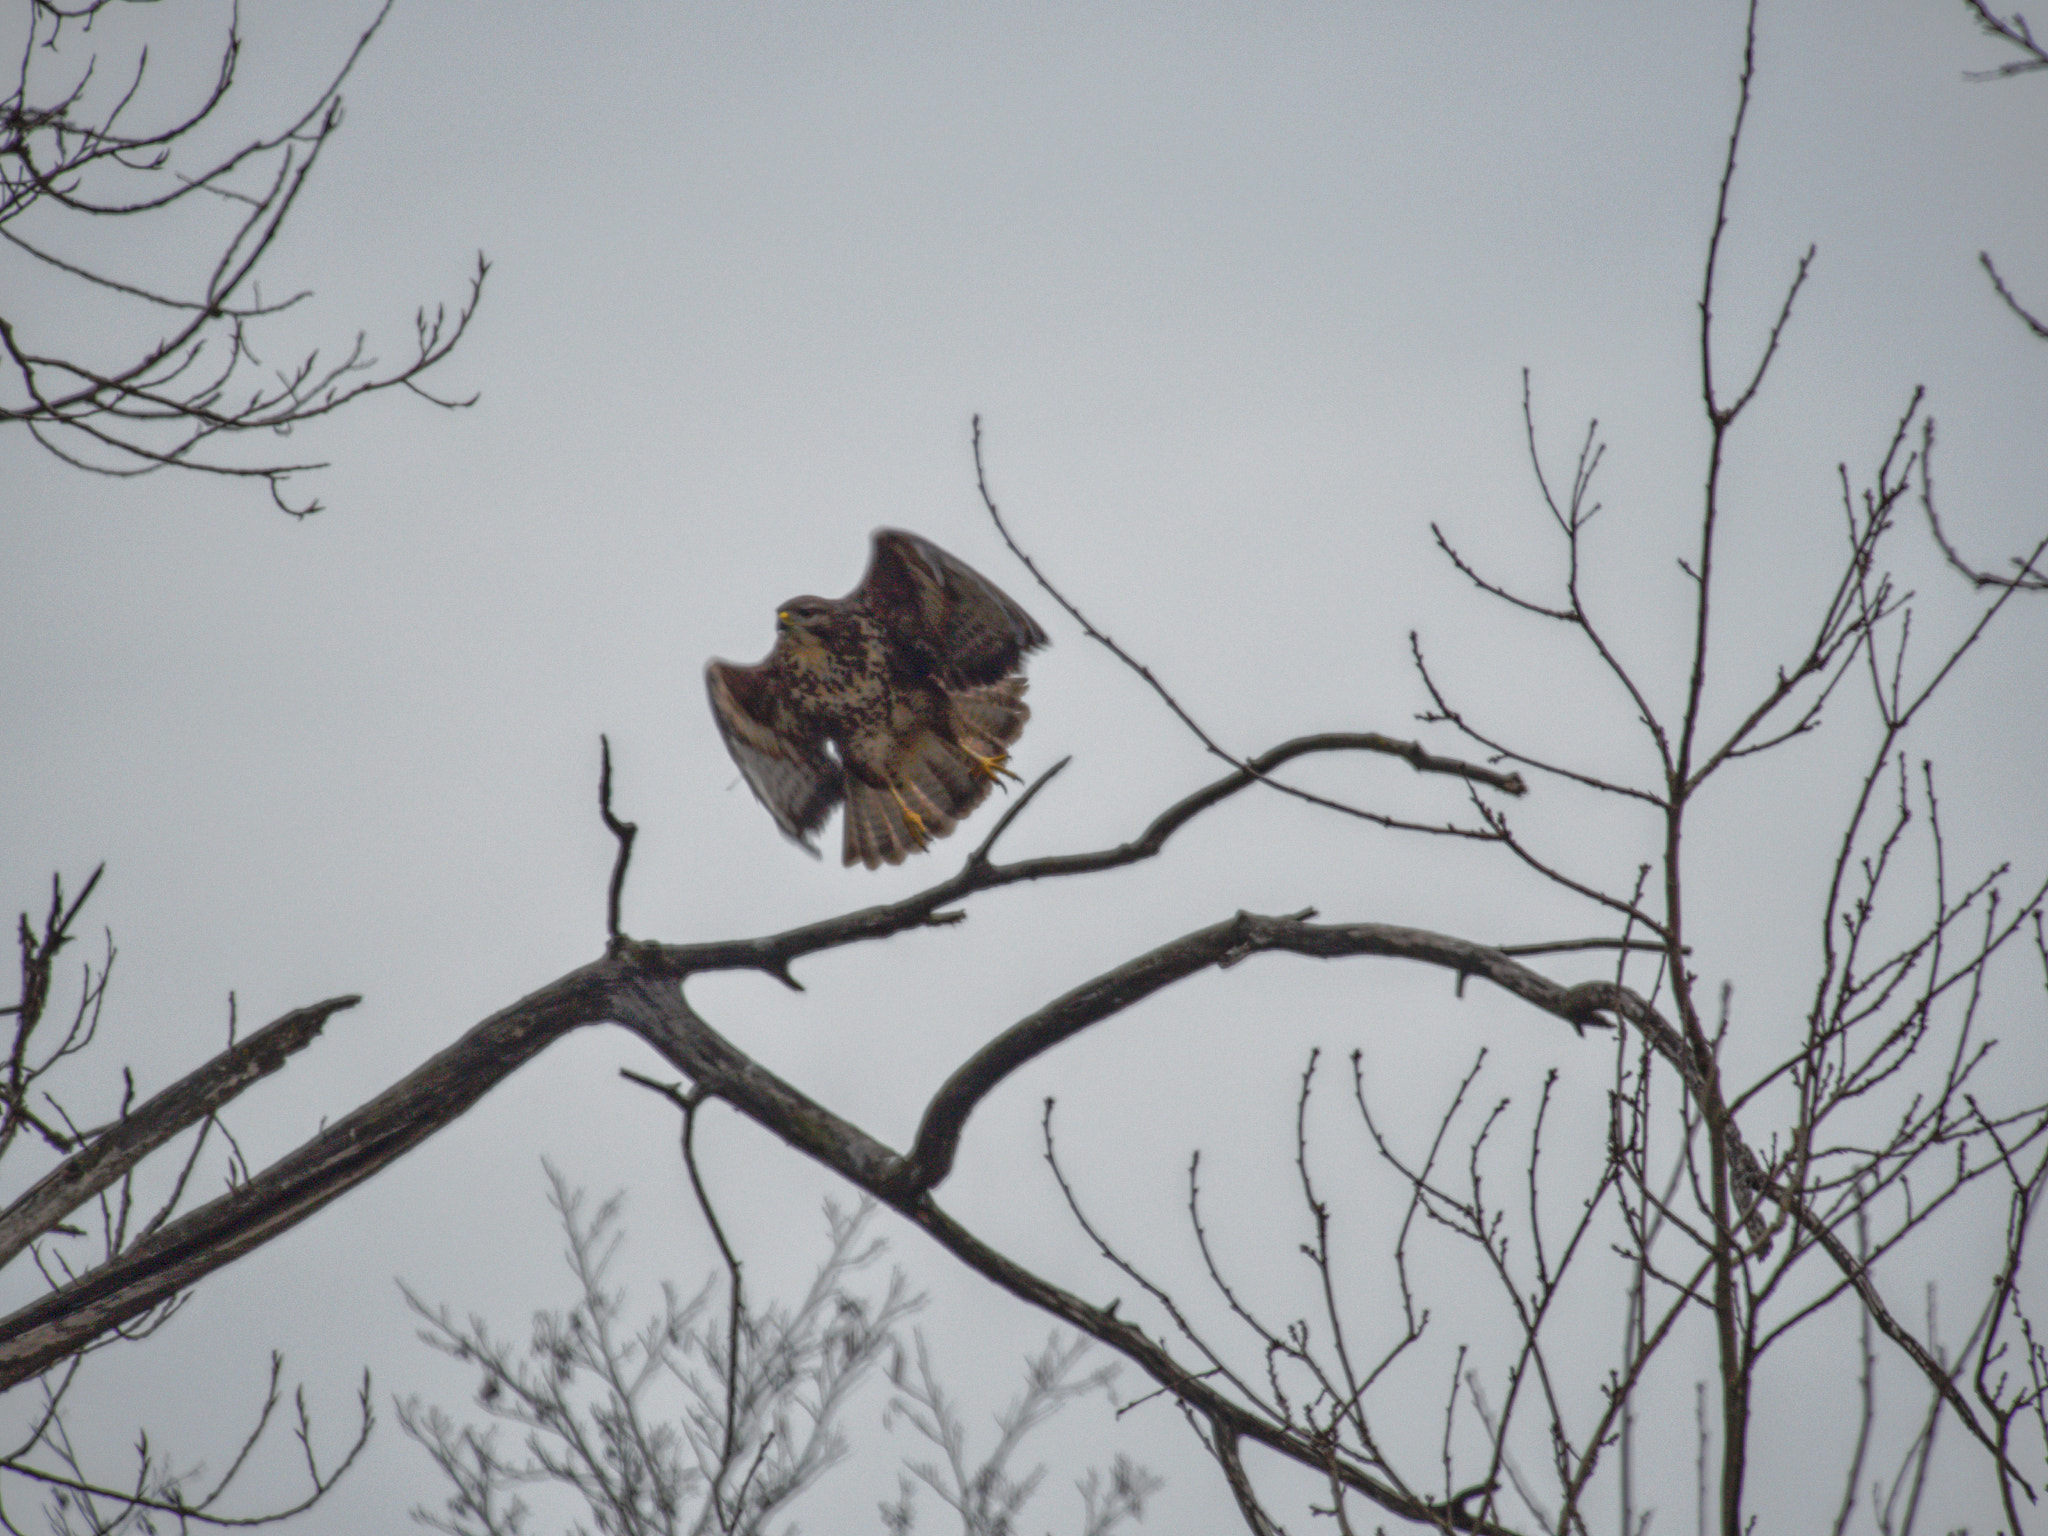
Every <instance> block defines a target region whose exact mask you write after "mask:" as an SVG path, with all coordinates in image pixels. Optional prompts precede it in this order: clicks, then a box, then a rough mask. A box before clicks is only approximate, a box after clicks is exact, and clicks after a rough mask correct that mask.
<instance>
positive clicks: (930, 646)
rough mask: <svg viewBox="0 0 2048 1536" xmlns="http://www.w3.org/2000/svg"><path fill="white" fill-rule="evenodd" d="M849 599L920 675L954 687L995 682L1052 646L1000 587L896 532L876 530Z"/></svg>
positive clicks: (935, 549)
mask: <svg viewBox="0 0 2048 1536" xmlns="http://www.w3.org/2000/svg"><path fill="white" fill-rule="evenodd" d="M847 601H848V602H853V603H859V604H862V605H864V606H865V607H866V608H867V610H868V611H869V612H870V613H872V614H873V615H874V616H875V618H876V620H877V621H878V622H879V623H880V624H881V626H882V629H883V631H884V633H886V634H887V635H888V636H889V638H890V639H891V640H893V641H894V642H895V643H896V644H897V645H898V646H899V647H900V648H901V649H902V650H903V651H905V652H906V653H907V654H908V655H909V656H910V658H911V659H912V660H913V661H914V662H915V663H916V664H917V666H918V667H919V668H920V669H921V670H923V671H926V672H929V673H933V674H935V675H937V676H938V677H939V678H940V679H941V680H942V681H944V682H946V683H947V684H949V685H951V686H953V687H962V686H967V685H971V684H975V683H992V682H995V681H996V680H997V679H998V678H1001V677H1004V676H1006V675H1007V674H1009V673H1010V672H1012V671H1014V670H1016V666H1017V663H1018V662H1019V661H1020V660H1021V659H1022V658H1023V656H1024V653H1025V652H1027V651H1035V650H1037V649H1038V648H1039V647H1040V646H1042V645H1045V644H1048V643H1049V642H1048V641H1047V640H1046V636H1045V631H1044V630H1042V629H1040V628H1039V627H1038V624H1037V621H1036V620H1034V619H1033V618H1032V617H1031V615H1030V614H1028V613H1026V612H1025V611H1024V610H1023V609H1022V608H1021V607H1019V606H1018V605H1017V603H1016V602H1015V601H1013V600H1012V599H1011V598H1010V597H1009V596H1008V594H1006V593H1005V592H1004V591H1003V589H1002V588H1001V587H998V586H997V585H996V584H995V583H994V582H992V581H990V580H989V579H988V578H987V577H986V576H984V575H982V574H981V573H980V572H979V571H977V570H975V569H974V568H973V567H972V566H970V565H968V564H966V562H964V561H961V560H957V559H955V558H954V557H953V556H951V555H949V554H947V553H946V552H945V551H944V550H943V549H941V548H939V546H938V545H936V544H934V543H932V541H931V540H930V539H922V538H919V537H918V536H917V535H916V534H914V533H905V532H903V531H902V530H901V529H897V528H879V529H877V530H876V531H875V552H874V557H873V558H872V559H871V560H869V562H868V571H867V575H866V576H864V577H862V578H861V584H860V585H859V586H858V587H856V588H854V590H853V591H852V592H851V593H849V594H848V596H847Z"/></svg>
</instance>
